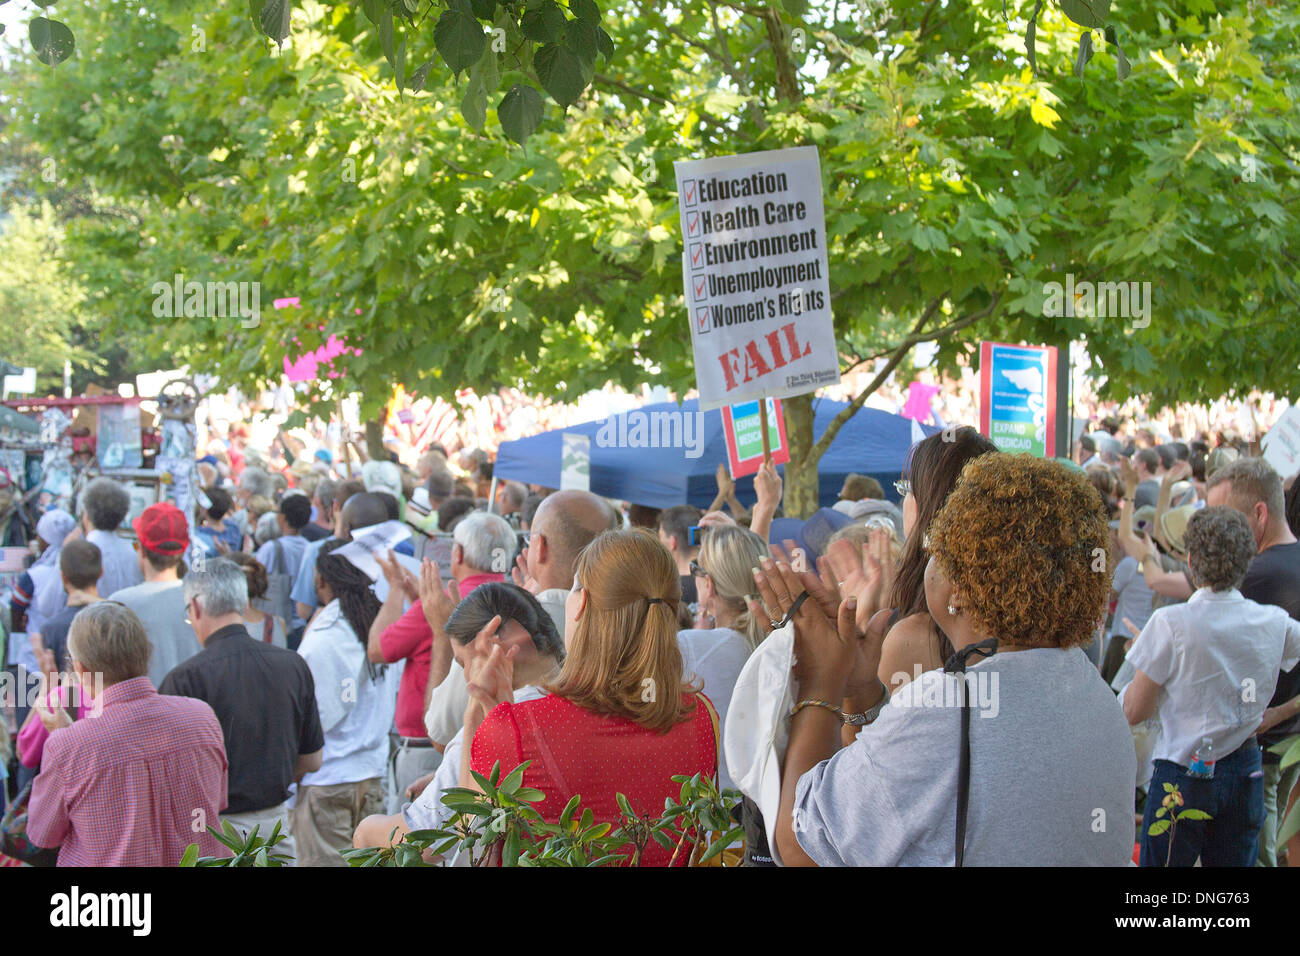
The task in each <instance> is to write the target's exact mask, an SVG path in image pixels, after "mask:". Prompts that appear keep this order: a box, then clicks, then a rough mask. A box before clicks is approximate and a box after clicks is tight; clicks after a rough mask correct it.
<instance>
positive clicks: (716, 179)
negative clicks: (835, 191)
mask: <svg viewBox="0 0 1300 956" xmlns="http://www.w3.org/2000/svg"><path fill="white" fill-rule="evenodd" d="M674 167H675V168H676V172H677V199H678V207H679V210H680V213H681V221H682V237H683V239H684V240H685V245H686V250H685V252H684V253H683V255H682V279H683V282H684V284H685V288H686V306H687V309H688V311H689V313H690V325H691V342H692V344H693V345H694V350H695V381H696V384H697V386H698V388H699V391H700V408H701V409H709V408H718V407H720V406H722V405H732V404H736V403H738V402H743V401H746V400H748V399H753V398H758V397H761V396H769V397H775V398H785V397H788V396H791V395H799V394H802V393H804V392H811V391H813V390H814V389H817V388H820V387H822V386H824V385H830V384H833V383H835V382H838V381H839V380H840V370H839V354H838V351H837V350H836V347H835V331H834V329H833V328H832V324H831V299H830V285H829V280H828V275H827V273H828V269H827V262H826V215H825V211H824V209H823V206H822V188H821V169H820V166H819V164H818V159H817V149H816V147H812V146H804V147H800V148H797V149H779V150H772V151H769V152H762V153H746V154H743V155H740V156H720V157H715V158H711V159H700V160H689V161H683V162H679V163H675V164H674Z"/></svg>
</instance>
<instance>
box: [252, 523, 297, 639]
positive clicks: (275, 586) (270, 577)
mask: <svg viewBox="0 0 1300 956" xmlns="http://www.w3.org/2000/svg"><path fill="white" fill-rule="evenodd" d="M271 543H272V544H273V545H274V546H275V559H274V560H273V561H272V562H271V563H272V564H273V565H274V566H275V570H272V569H271V568H267V569H266V597H262V598H258V599H257V600H256V601H254V602H253V607H255V608H257V609H258V610H259V611H261V612H262V613H264V614H271V615H273V616H275V617H278V618H280V619H281V620H283V621H284V624H285V627H290V626H292V624H293V618H294V606H293V598H292V597H290V592H291V591H292V590H293V574H292V573H290V572H289V570H288V569H287V568H286V567H285V560H284V545H283V544H281V543H280V541H279V539H276V540H274V541H272V542H271Z"/></svg>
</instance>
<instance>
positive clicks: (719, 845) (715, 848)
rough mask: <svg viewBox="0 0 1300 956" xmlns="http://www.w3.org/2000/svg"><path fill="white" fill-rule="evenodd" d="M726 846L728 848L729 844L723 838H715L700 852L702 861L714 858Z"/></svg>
mask: <svg viewBox="0 0 1300 956" xmlns="http://www.w3.org/2000/svg"><path fill="white" fill-rule="evenodd" d="M726 848H727V844H725V843H724V842H722V841H721V840H714V841H713V842H712V843H710V844H709V848H708V849H707V850H705V851H704V852H703V853H701V854H700V862H701V863H703V862H705V861H706V860H711V859H713V858H714V857H715V856H717V855H718V854H719V853H721V852H722V851H723V850H725V849H726Z"/></svg>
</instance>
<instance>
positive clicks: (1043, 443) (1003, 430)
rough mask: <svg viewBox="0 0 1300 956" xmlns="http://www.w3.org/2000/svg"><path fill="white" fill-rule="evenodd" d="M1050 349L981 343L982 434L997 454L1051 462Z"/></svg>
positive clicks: (1053, 360)
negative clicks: (1034, 457)
mask: <svg viewBox="0 0 1300 956" xmlns="http://www.w3.org/2000/svg"><path fill="white" fill-rule="evenodd" d="M1057 360H1058V350H1057V349H1056V348H1055V347H1054V346H1043V345H1007V344H1004V343H1002V342H981V343H980V431H981V432H983V433H984V435H986V436H987V437H988V438H989V440H990V441H992V442H993V444H995V445H997V446H998V448H999V450H1001V451H1005V452H1012V453H1015V452H1024V453H1027V454H1030V455H1036V456H1038V457H1039V458H1044V457H1045V458H1054V457H1056V455H1057V448H1056V370H1057Z"/></svg>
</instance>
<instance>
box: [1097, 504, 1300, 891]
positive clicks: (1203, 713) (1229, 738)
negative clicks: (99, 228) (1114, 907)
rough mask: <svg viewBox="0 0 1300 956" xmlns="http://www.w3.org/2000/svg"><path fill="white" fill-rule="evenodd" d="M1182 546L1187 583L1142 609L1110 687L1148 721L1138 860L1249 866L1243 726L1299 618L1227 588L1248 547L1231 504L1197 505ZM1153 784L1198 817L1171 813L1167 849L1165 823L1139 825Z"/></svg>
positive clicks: (1256, 800) (1155, 794) (1260, 807)
mask: <svg viewBox="0 0 1300 956" xmlns="http://www.w3.org/2000/svg"><path fill="white" fill-rule="evenodd" d="M1186 544H1187V550H1188V565H1189V567H1190V569H1191V577H1192V581H1193V583H1194V584H1195V585H1197V590H1196V592H1195V593H1194V594H1193V595H1192V596H1191V598H1190V599H1189V600H1188V601H1187V603H1186V604H1174V605H1170V606H1168V607H1163V608H1159V609H1158V610H1156V611H1155V612H1153V613H1152V615H1151V619H1150V620H1149V621H1148V622H1147V625H1146V627H1145V628H1143V630H1142V633H1141V635H1140V636H1139V637H1138V639H1137V640H1136V641H1135V642H1134V644H1133V647H1132V648H1131V649H1130V650H1129V653H1128V660H1129V663H1131V664H1132V665H1133V667H1134V668H1135V669H1136V673H1135V675H1134V677H1133V681H1132V683H1131V684H1129V685H1128V686H1127V687H1126V688H1125V689H1124V691H1123V692H1122V693H1121V695H1120V700H1121V702H1122V703H1123V705H1124V714H1125V716H1126V717H1127V718H1128V721H1129V723H1130V724H1138V723H1141V722H1142V721H1144V720H1147V719H1149V718H1150V717H1152V716H1157V717H1158V718H1159V721H1160V730H1159V734H1158V736H1157V738H1156V744H1155V750H1154V752H1153V754H1152V756H1153V760H1154V773H1153V775H1152V778H1151V785H1150V787H1149V788H1148V793H1149V794H1150V796H1149V797H1148V800H1147V805H1146V815H1145V817H1144V818H1143V821H1142V828H1141V832H1140V834H1139V836H1140V839H1141V844H1142V851H1141V865H1142V866H1165V865H1167V864H1168V865H1174V866H1192V865H1194V864H1195V863H1196V860H1197V858H1198V857H1199V858H1200V861H1201V864H1202V865H1203V866H1207V867H1208V866H1250V865H1252V864H1253V863H1254V862H1255V859H1256V846H1257V842H1258V838H1259V832H1260V826H1261V825H1262V823H1263V821H1264V779H1263V770H1262V766H1263V763H1262V755H1261V752H1260V748H1259V744H1258V742H1257V741H1256V739H1255V733H1256V731H1257V730H1259V728H1260V724H1261V722H1262V720H1263V717H1264V711H1265V708H1266V707H1267V706H1268V701H1269V698H1270V697H1272V695H1273V690H1274V688H1275V686H1276V684H1277V679H1278V673H1279V672H1280V671H1286V670H1290V669H1291V668H1292V667H1294V666H1295V665H1296V664H1297V662H1300V621H1296V620H1294V619H1292V618H1291V617H1290V616H1289V615H1288V614H1287V613H1286V611H1284V610H1283V609H1282V608H1280V607H1276V606H1273V605H1262V604H1257V603H1255V602H1254V601H1251V600H1249V599H1247V598H1245V597H1243V596H1242V594H1241V592H1240V591H1239V590H1237V588H1238V586H1239V585H1240V584H1241V582H1242V581H1243V579H1244V578H1245V576H1246V571H1247V569H1248V568H1249V566H1250V562H1251V560H1252V559H1253V558H1254V556H1255V539H1254V535H1253V534H1252V532H1251V528H1250V525H1249V524H1248V523H1247V521H1246V519H1245V517H1244V516H1243V515H1242V514H1241V513H1240V512H1238V511H1236V510H1234V509H1232V508H1230V507H1226V506H1219V507H1209V508H1205V509H1203V510H1201V511H1198V512H1197V513H1196V514H1195V515H1193V516H1192V518H1191V520H1190V521H1188V523H1187V537H1186ZM1207 769H1208V770H1209V771H1210V772H1211V773H1212V777H1207V776H1205V775H1204V772H1205V770H1207ZM1192 773H1199V774H1200V775H1197V776H1194V775H1191V774H1192ZM1165 784H1173V785H1175V786H1177V787H1178V788H1179V791H1180V792H1179V797H1180V799H1181V800H1182V803H1181V804H1179V805H1178V806H1177V807H1174V808H1173V809H1174V810H1176V811H1178V812H1180V813H1181V812H1183V811H1184V810H1186V809H1196V810H1201V811H1202V812H1204V813H1206V814H1208V815H1209V818H1208V819H1204V820H1191V819H1188V820H1180V821H1179V823H1178V824H1177V827H1176V833H1177V839H1174V840H1173V845H1172V850H1171V848H1170V834H1169V832H1168V831H1167V830H1166V831H1165V832H1164V833H1162V834H1158V835H1157V836H1155V837H1152V836H1150V835H1149V831H1150V829H1151V826H1152V824H1154V823H1156V822H1157V820H1158V819H1160V818H1158V817H1157V816H1156V814H1157V813H1158V812H1159V811H1160V809H1161V807H1162V806H1163V805H1164V801H1165V800H1166V799H1167V795H1166V792H1165V789H1164V785H1165ZM1168 814H1169V810H1166V813H1165V814H1164V817H1165V818H1167V817H1168Z"/></svg>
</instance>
